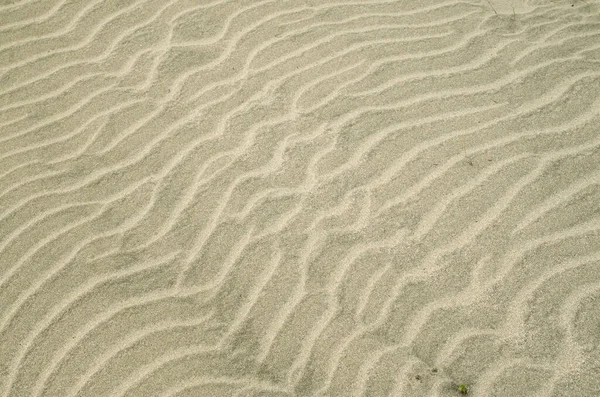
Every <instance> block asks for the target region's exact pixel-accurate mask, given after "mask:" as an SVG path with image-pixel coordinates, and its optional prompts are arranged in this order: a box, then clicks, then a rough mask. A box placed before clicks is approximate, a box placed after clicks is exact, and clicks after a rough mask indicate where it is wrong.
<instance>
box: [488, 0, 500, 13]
mask: <svg viewBox="0 0 600 397" xmlns="http://www.w3.org/2000/svg"><path fill="white" fill-rule="evenodd" d="M486 1H487V2H488V4H489V5H490V7H492V10H494V14H496V15H498V12H497V11H496V9H495V8H494V6H493V5H492V3H490V0H486Z"/></svg>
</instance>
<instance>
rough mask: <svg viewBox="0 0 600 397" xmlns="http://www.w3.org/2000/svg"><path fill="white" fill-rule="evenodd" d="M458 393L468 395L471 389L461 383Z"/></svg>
mask: <svg viewBox="0 0 600 397" xmlns="http://www.w3.org/2000/svg"><path fill="white" fill-rule="evenodd" d="M458 392H459V393H460V394H467V393H468V392H469V388H468V387H467V385H465V384H464V383H461V384H460V385H458Z"/></svg>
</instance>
